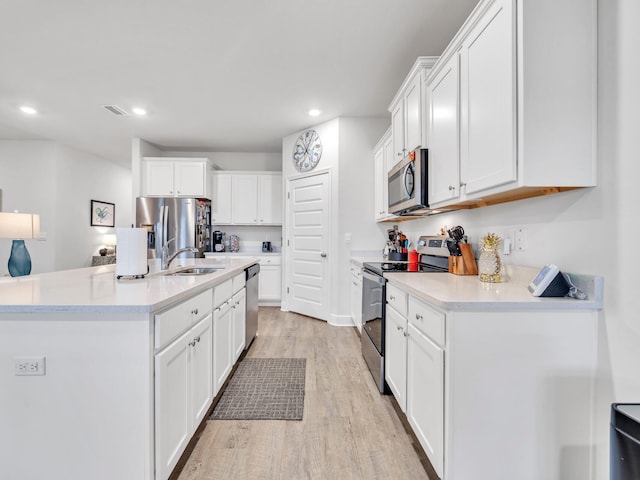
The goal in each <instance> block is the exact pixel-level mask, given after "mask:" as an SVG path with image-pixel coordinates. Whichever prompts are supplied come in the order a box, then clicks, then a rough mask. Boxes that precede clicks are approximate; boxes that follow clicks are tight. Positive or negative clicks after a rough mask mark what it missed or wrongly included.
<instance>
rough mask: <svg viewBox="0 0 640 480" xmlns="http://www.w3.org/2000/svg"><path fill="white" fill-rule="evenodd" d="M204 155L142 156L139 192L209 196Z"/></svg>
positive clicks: (159, 194) (145, 193)
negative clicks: (190, 156) (199, 156)
mask: <svg viewBox="0 0 640 480" xmlns="http://www.w3.org/2000/svg"><path fill="white" fill-rule="evenodd" d="M207 174H208V160H207V159H206V158H189V159H184V158H170V157H145V158H144V159H143V175H142V195H143V196H147V197H198V198H209V197H210V195H209V192H208V190H207V187H208V185H209V181H208V176H207Z"/></svg>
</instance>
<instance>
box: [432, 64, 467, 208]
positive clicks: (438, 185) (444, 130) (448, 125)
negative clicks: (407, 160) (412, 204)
mask: <svg viewBox="0 0 640 480" xmlns="http://www.w3.org/2000/svg"><path fill="white" fill-rule="evenodd" d="M458 62H459V56H458V54H454V55H453V56H452V57H451V59H449V61H448V62H447V63H446V64H445V65H444V66H443V68H442V70H440V72H438V74H437V75H436V77H435V78H434V79H433V80H432V81H431V82H430V84H429V85H428V87H427V97H428V102H429V167H428V168H429V179H428V181H429V204H430V205H432V204H434V203H438V202H443V201H447V200H451V199H453V198H457V197H459V196H460V171H459V165H460V143H459V142H460V136H459V131H460V124H459V121H458V119H459V114H458V112H459V109H458V98H459V89H458V85H459V80H458V78H459V77H458V72H459V70H458Z"/></svg>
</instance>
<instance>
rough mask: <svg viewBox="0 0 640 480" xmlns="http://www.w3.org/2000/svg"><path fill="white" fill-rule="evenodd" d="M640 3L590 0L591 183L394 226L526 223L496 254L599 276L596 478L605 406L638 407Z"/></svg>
mask: <svg viewBox="0 0 640 480" xmlns="http://www.w3.org/2000/svg"><path fill="white" fill-rule="evenodd" d="M638 19H640V2H638V1H637V0H607V1H604V2H599V25H598V28H599V35H600V38H599V46H598V49H599V86H598V96H599V100H598V109H599V116H598V117H599V118H598V123H599V129H598V145H599V147H598V186H597V187H595V188H591V189H585V190H578V191H573V192H566V193H561V194H556V195H551V196H548V197H544V198H536V199H530V200H522V201H518V202H513V203H508V204H503V205H496V206H492V207H486V208H481V209H476V210H471V211H464V212H455V213H450V214H445V215H437V216H434V217H430V218H426V219H421V220H417V221H410V222H405V223H402V224H400V227H401V229H403V230H405V231H409V232H411V237H412V239H415V237H416V236H417V235H418V234H437V233H438V230H439V228H440V227H441V226H442V225H443V224H446V225H449V226H451V225H456V224H461V225H463V226H464V227H465V230H466V231H467V232H468V233H469V234H470V236H471V239H472V241H473V242H474V243H477V241H478V239H479V238H480V237H481V236H482V235H484V234H485V233H487V232H490V231H495V232H498V233H501V234H503V233H504V232H505V231H508V230H510V229H511V228H512V227H515V226H521V225H522V226H526V227H527V229H528V248H527V250H526V251H524V252H516V253H514V254H513V255H511V256H510V257H504V258H505V261H506V262H508V263H511V264H518V265H529V266H536V267H538V266H541V265H543V264H545V263H556V264H558V265H559V266H560V267H561V269H562V270H565V271H568V272H576V273H586V274H596V275H603V276H604V278H605V299H604V303H605V308H604V311H603V312H602V314H601V316H600V317H601V323H600V330H599V346H598V348H599V352H598V379H597V385H596V389H597V390H596V391H597V403H596V411H595V415H594V425H593V428H594V432H595V437H596V473H597V475H596V478H597V479H599V480H605V479H607V478H608V468H609V455H608V454H609V441H608V427H609V415H610V404H611V403H612V402H630V403H640V376H639V375H638V366H639V365H640V321H638V313H639V312H640V295H639V294H638V288H637V284H636V282H635V279H636V278H635V277H636V276H637V267H638V261H637V259H636V257H635V254H634V253H633V250H632V248H633V247H634V246H635V243H636V241H637V239H638V238H640V213H639V209H638V199H637V197H638V193H637V183H638V180H639V179H640V161H639V160H638V145H637V139H638V133H639V132H640V121H639V120H638V109H639V107H640V93H639V92H640V89H639V88H638V86H639V85H640V61H639V60H638V54H637V46H638V45H640V30H639V29H638V27H637V21H638Z"/></svg>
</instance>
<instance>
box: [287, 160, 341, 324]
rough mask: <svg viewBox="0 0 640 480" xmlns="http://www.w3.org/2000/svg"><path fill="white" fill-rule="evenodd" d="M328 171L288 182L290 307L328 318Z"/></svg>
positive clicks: (329, 275) (314, 315) (329, 294)
mask: <svg viewBox="0 0 640 480" xmlns="http://www.w3.org/2000/svg"><path fill="white" fill-rule="evenodd" d="M329 182H330V180H329V173H321V174H319V175H313V176H310V177H304V178H299V179H295V180H290V181H289V188H288V189H287V191H288V192H289V199H288V202H289V203H288V206H289V218H288V225H289V227H288V230H289V239H288V252H289V255H288V258H289V260H288V269H287V283H286V285H287V290H288V296H287V301H288V305H289V310H291V311H294V312H298V313H301V314H303V315H308V316H310V317H315V318H320V319H322V320H329V314H330V300H331V291H330V285H331V281H330V280H331V269H330V259H329V258H328V257H329V253H330V252H329V246H330V241H331V234H330V224H329V218H330V216H329V201H330V199H329Z"/></svg>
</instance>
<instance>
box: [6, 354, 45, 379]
mask: <svg viewBox="0 0 640 480" xmlns="http://www.w3.org/2000/svg"><path fill="white" fill-rule="evenodd" d="M14 362H15V363H14V365H15V374H16V375H45V373H46V372H45V357H16V358H15V359H14Z"/></svg>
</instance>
